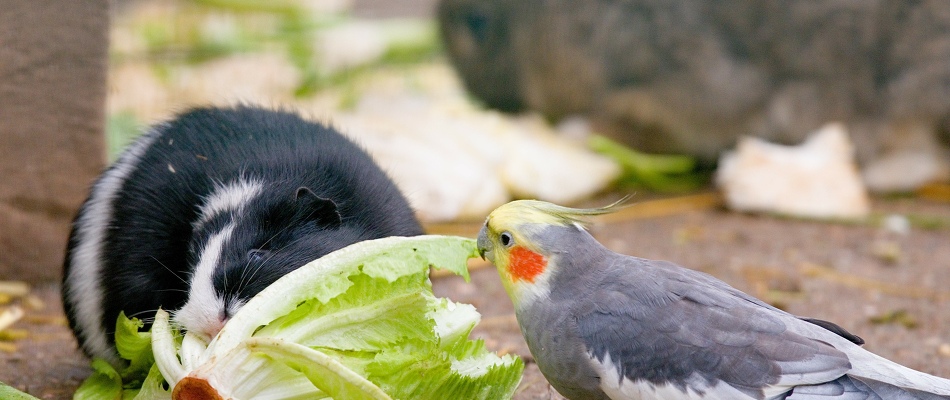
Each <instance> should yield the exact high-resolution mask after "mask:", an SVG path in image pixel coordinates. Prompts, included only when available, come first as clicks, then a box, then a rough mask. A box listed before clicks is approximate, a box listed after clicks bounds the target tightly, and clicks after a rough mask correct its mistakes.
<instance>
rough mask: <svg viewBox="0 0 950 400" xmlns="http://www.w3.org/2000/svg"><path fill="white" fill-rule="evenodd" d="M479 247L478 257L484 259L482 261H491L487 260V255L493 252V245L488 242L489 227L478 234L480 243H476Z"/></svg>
mask: <svg viewBox="0 0 950 400" xmlns="http://www.w3.org/2000/svg"><path fill="white" fill-rule="evenodd" d="M476 244H477V246H478V255H479V256H480V257H482V260H486V261H491V260H488V259H487V258H485V254H487V253H489V252H491V250H492V244H491V241H490V240H488V225H485V226H483V227H482V230H481V231H479V232H478V241H477V242H476Z"/></svg>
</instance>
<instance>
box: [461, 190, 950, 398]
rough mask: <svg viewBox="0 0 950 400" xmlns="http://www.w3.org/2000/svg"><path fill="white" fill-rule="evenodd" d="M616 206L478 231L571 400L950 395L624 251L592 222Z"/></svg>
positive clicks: (795, 320)
mask: <svg viewBox="0 0 950 400" xmlns="http://www.w3.org/2000/svg"><path fill="white" fill-rule="evenodd" d="M615 208H616V206H615V205H612V206H607V207H605V208H599V209H573V208H567V207H561V206H557V205H554V204H550V203H545V202H540V201H529V200H522V201H515V202H511V203H508V204H505V205H503V206H501V207H498V208H497V209H496V210H495V211H493V212H492V213H491V214H490V215H489V216H488V219H487V221H486V222H485V226H484V227H483V228H482V230H481V232H480V233H479V234H478V249H479V252H480V254H481V255H482V257H483V258H485V259H487V260H489V261H491V262H492V263H493V264H494V265H495V266H496V267H497V268H498V273H499V274H500V275H501V280H502V283H503V284H504V286H505V289H506V290H507V292H508V294H509V296H510V297H511V300H512V302H513V303H514V306H515V313H516V316H517V318H518V324H519V325H520V326H521V332H522V334H523V335H524V338H525V341H526V342H527V344H528V348H529V349H530V350H531V354H532V355H533V356H534V359H535V361H536V362H537V364H538V368H540V370H541V373H543V374H544V376H545V378H547V380H548V381H549V382H550V383H551V385H552V386H553V387H554V388H555V389H557V391H558V392H560V393H561V394H562V395H564V396H565V397H567V398H569V399H572V400H580V399H614V400H620V399H623V400H632V399H723V400H738V399H787V400H802V399H813V400H818V399H825V400H844V399H884V400H890V399H950V380H947V379H943V378H938V377H935V376H932V375H927V374H924V373H922V372H918V371H915V370H912V369H910V368H907V367H904V366H901V365H899V364H896V363H894V362H891V361H888V360H886V359H884V358H882V357H879V356H877V355H874V354H872V353H870V352H868V351H866V350H864V349H862V348H861V347H860V346H859V345H860V344H863V341H862V340H861V339H860V338H859V337H857V336H855V335H852V334H851V333H848V332H847V331H845V330H844V329H842V328H841V327H839V326H837V325H835V324H833V323H830V322H826V321H821V320H816V319H808V318H800V317H797V316H794V315H791V314H788V313H786V312H784V311H782V310H779V309H777V308H774V307H772V306H770V305H768V304H766V303H764V302H762V301H760V300H758V299H756V298H754V297H752V296H749V295H747V294H745V293H743V292H741V291H739V290H737V289H735V288H733V287H731V286H729V285H728V284H726V283H725V282H722V281H720V280H718V279H716V278H713V277H712V276H710V275H707V274H704V273H701V272H697V271H693V270H690V269H686V268H683V267H680V266H678V265H675V264H673V263H670V262H665V261H654V260H647V259H643V258H637V257H631V256H626V255H621V254H617V253H614V252H611V251H610V250H608V249H606V248H605V247H603V246H602V245H601V244H600V243H598V242H597V241H596V240H595V239H594V238H593V237H592V236H591V235H590V234H589V233H588V232H587V231H586V230H585V229H584V227H583V225H582V223H583V222H584V219H585V217H587V216H591V215H597V214H604V213H608V212H611V211H612V210H613V209H615Z"/></svg>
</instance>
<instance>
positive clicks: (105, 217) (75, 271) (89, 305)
mask: <svg viewBox="0 0 950 400" xmlns="http://www.w3.org/2000/svg"><path fill="white" fill-rule="evenodd" d="M163 128H164V126H161V125H160V126H156V127H155V128H154V129H152V130H150V131H149V132H147V133H145V134H144V135H143V136H142V137H141V138H140V139H139V140H137V141H136V142H134V143H133V144H132V145H131V146H129V148H128V149H127V150H126V151H125V152H124V153H122V156H120V157H119V159H118V160H117V161H116V162H115V164H113V166H112V168H110V169H108V170H107V171H106V172H105V173H103V174H102V177H101V178H99V181H98V182H96V184H95V186H94V187H93V188H92V191H91V193H90V194H89V199H88V200H87V202H86V204H85V206H84V207H85V208H84V209H83V212H82V215H80V216H79V218H78V219H77V220H76V222H75V223H76V234H75V235H76V236H75V238H73V240H76V243H77V244H76V247H75V248H74V249H73V250H72V251H73V252H72V255H71V261H70V266H69V274H68V275H67V276H66V280H67V281H68V282H69V286H68V289H67V291H66V294H65V296H66V298H67V299H68V301H69V303H70V304H72V305H73V311H74V312H75V314H76V315H75V317H76V318H75V319H76V324H77V328H78V329H79V331H80V332H82V334H83V337H84V338H85V340H84V346H85V348H86V349H87V350H88V351H89V352H90V353H91V354H92V355H93V356H97V357H101V358H103V359H106V360H108V361H109V362H111V363H112V364H113V365H118V364H117V363H118V362H119V359H118V357H117V356H116V354H115V353H114V351H113V350H112V347H111V346H109V342H108V340H107V334H106V331H105V330H104V329H103V327H102V317H103V315H102V314H103V312H104V310H103V308H102V302H103V301H104V300H103V289H102V283H101V282H100V280H99V277H100V276H102V263H103V262H104V261H105V257H104V254H103V245H104V242H105V240H106V229H107V228H108V226H109V225H110V224H111V223H112V218H113V212H114V210H113V207H112V203H113V202H114V201H115V198H116V196H117V194H118V192H119V190H121V189H122V185H123V184H124V183H125V181H126V180H127V179H128V177H129V175H130V174H131V173H132V171H134V170H135V168H136V167H137V166H138V163H139V161H140V160H141V159H142V156H143V155H144V154H145V151H146V150H148V148H150V147H151V146H152V143H153V142H155V140H156V139H157V138H158V137H159V136H161V133H162V129H163Z"/></svg>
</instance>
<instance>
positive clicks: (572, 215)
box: [478, 200, 623, 308]
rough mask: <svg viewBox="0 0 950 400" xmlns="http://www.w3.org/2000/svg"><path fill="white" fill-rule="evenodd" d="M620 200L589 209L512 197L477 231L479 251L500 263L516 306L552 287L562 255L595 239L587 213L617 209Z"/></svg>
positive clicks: (489, 259)
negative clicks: (588, 227)
mask: <svg viewBox="0 0 950 400" xmlns="http://www.w3.org/2000/svg"><path fill="white" fill-rule="evenodd" d="M622 201H623V200H621V201H619V202H617V203H614V204H611V205H609V206H606V207H603V208H591V209H578V208H569V207H563V206H559V205H555V204H551V203H547V202H543V201H536V200H518V201H513V202H510V203H508V204H505V205H502V206H501V207H498V208H496V209H495V211H492V213H491V214H489V215H488V218H487V219H486V220H485V226H483V227H482V230H481V231H480V232H479V233H478V252H479V254H481V256H482V258H484V259H486V260H488V261H490V262H491V263H492V264H494V265H495V267H496V268H498V274H499V275H500V276H501V281H502V284H504V285H505V290H507V291H508V295H509V296H511V300H512V302H513V303H514V304H515V307H516V308H517V307H519V305H520V304H521V302H522V301H523V300H528V299H529V298H537V297H538V296H542V297H543V296H544V295H545V294H546V293H547V292H548V290H549V287H548V285H549V279H550V277H551V276H552V275H553V274H554V273H555V272H556V270H557V268H558V266H557V262H556V261H557V259H558V258H559V254H563V253H566V252H570V251H576V250H578V247H577V246H578V245H582V244H584V243H587V242H588V241H589V242H592V243H596V242H595V241H594V240H593V239H592V238H591V237H590V235H589V234H588V233H587V232H586V231H585V230H584V226H583V224H585V223H587V222H588V221H587V217H590V216H593V215H599V214H607V213H610V212H613V211H615V210H616V209H617V208H618V205H619V204H620V203H621V202H622ZM565 245H567V246H565ZM597 248H598V249H599V248H601V247H600V246H599V245H597Z"/></svg>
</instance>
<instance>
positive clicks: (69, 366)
mask: <svg viewBox="0 0 950 400" xmlns="http://www.w3.org/2000/svg"><path fill="white" fill-rule="evenodd" d="M597 204H603V201H602V202H598V203H597ZM875 210H876V211H878V212H881V213H885V214H886V213H899V214H904V215H917V216H927V217H928V218H930V220H931V221H933V220H942V221H950V205H947V204H940V203H932V202H927V201H923V200H915V199H900V200H886V201H884V200H878V201H877V202H876V204H875ZM477 228H478V226H477V224H471V225H463V226H461V227H459V226H456V227H454V228H453V229H455V231H457V232H458V233H462V234H467V235H474V233H475V231H476V230H477ZM446 229H447V228H446V227H436V228H434V229H433V231H445V230H446ZM592 232H593V233H594V235H595V236H596V237H597V238H598V239H599V240H601V241H602V242H603V243H604V244H605V245H607V246H608V247H610V248H611V249H613V250H615V251H618V252H622V253H627V254H633V255H637V256H642V257H647V258H656V259H666V260H671V261H674V262H677V263H680V264H681V265H684V266H688V267H691V268H694V269H699V270H702V271H705V272H708V273H710V274H713V275H715V276H717V277H719V278H721V279H723V280H725V281H726V282H729V283H730V284H732V285H734V286H736V287H738V288H739V289H741V290H744V291H747V292H749V293H753V294H755V295H756V296H759V297H761V298H764V299H767V300H768V301H770V302H772V303H773V304H777V305H779V306H780V307H783V308H785V309H786V310H788V311H790V312H792V313H795V314H799V315H806V316H812V317H816V318H821V319H826V320H830V321H834V322H837V323H838V324H840V325H842V326H843V327H845V328H846V329H848V330H850V331H851V332H853V333H856V334H858V335H860V336H862V337H863V338H864V339H865V340H866V341H867V344H866V345H865V347H866V348H867V349H869V350H871V351H873V352H875V353H877V354H879V355H882V356H884V357H887V358H890V359H892V360H895V361H897V362H900V363H902V364H905V365H907V366H909V367H911V368H914V369H918V370H921V371H925V372H928V373H932V374H937V375H942V376H950V313H948V312H947V311H946V310H947V309H948V307H950V289H947V287H950V228H948V227H947V225H945V224H944V225H943V226H942V227H940V228H936V229H923V228H918V227H914V228H911V230H910V232H909V233H907V234H899V233H894V232H891V231H887V230H885V229H883V228H880V227H876V226H867V225H853V224H833V223H822V222H814V221H802V220H793V219H785V218H776V217H769V216H755V215H746V214H738V213H732V212H727V211H723V210H720V209H718V208H715V207H701V208H700V209H698V210H694V211H685V212H674V213H673V215H667V216H662V217H647V216H646V215H645V214H642V213H640V214H636V213H634V214H628V215H626V216H620V217H619V218H616V219H613V220H611V221H609V222H605V223H601V224H597V225H595V226H594V227H593V228H592ZM473 268H474V271H473V273H472V281H471V283H465V282H463V281H462V280H461V279H459V278H455V277H437V278H435V279H434V285H435V291H436V294H438V295H440V296H446V297H450V298H452V299H455V300H457V301H463V302H468V303H471V304H474V305H475V306H476V307H477V308H478V310H479V311H480V312H481V313H482V316H483V320H482V322H481V323H480V324H479V326H478V327H477V328H476V330H475V332H474V335H475V336H477V337H481V338H484V339H485V340H486V341H487V342H488V344H489V346H490V347H491V348H492V349H493V350H495V351H500V352H513V353H516V354H518V355H520V356H522V357H524V358H525V359H526V360H527V361H528V367H527V369H526V373H525V376H524V380H523V381H522V384H521V387H520V388H519V391H518V392H517V394H516V396H515V398H516V399H560V398H561V397H560V396H558V395H557V394H556V392H554V391H553V389H551V388H550V386H549V385H547V383H546V382H545V380H544V378H543V377H542V376H541V375H540V373H539V372H538V370H537V367H536V366H535V365H534V364H533V363H531V358H530V354H529V353H528V351H527V348H526V346H525V344H524V342H523V340H522V339H521V335H520V332H519V330H518V326H517V323H516V321H515V319H514V315H513V313H512V308H511V303H510V301H509V300H508V298H507V296H506V295H505V293H504V290H503V289H502V288H501V285H500V283H499V281H498V276H497V274H496V273H495V271H494V269H493V268H492V267H491V266H489V265H487V264H475V265H473ZM58 290H59V288H58V285H52V284H51V285H47V286H41V287H37V288H34V294H37V295H38V296H39V297H41V298H42V299H43V300H44V301H45V303H46V307H45V308H44V309H42V310H35V311H30V312H28V318H27V319H26V320H24V321H22V322H20V323H19V324H18V325H17V326H16V327H17V328H22V329H26V330H28V331H29V333H30V334H29V337H27V338H26V339H22V340H19V341H17V342H15V343H16V345H17V349H16V351H12V352H11V351H0V366H2V367H0V381H3V382H8V383H9V384H11V385H13V386H15V387H17V388H20V389H22V390H25V391H27V392H29V393H31V394H33V395H35V396H38V397H41V398H49V399H58V398H68V397H69V394H70V393H71V392H72V391H73V390H74V389H75V388H76V387H77V386H78V385H79V383H80V382H81V380H82V379H83V378H84V377H85V376H86V375H88V373H89V369H88V367H87V364H88V361H87V360H86V359H85V358H84V357H83V356H82V355H81V354H80V353H79V352H78V351H76V343H75V340H74V339H73V338H72V336H71V335H70V333H69V330H68V328H67V327H66V326H65V319H64V318H63V316H62V309H61V305H60V303H59V299H58ZM881 320H884V321H883V322H881ZM873 321H879V322H873Z"/></svg>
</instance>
